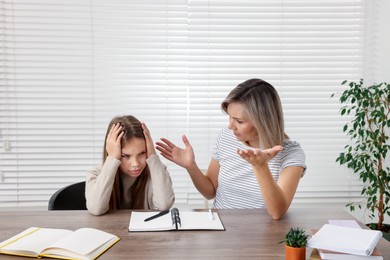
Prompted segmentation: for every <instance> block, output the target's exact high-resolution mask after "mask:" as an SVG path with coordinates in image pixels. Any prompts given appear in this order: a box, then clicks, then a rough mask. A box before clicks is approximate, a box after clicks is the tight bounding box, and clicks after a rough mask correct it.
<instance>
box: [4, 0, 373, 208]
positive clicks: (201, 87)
mask: <svg viewBox="0 0 390 260" xmlns="http://www.w3.org/2000/svg"><path fill="white" fill-rule="evenodd" d="M370 4H372V3H371V1H363V0H361V1H352V0H349V1H347V0H340V1H318V0H315V1H303V0H302V1H292V0H291V1H290V0H284V1H262V0H258V1H250V0H243V1H223V0H220V1H216V0H209V1H206V0H205V1H201V0H193V1H191V0H166V1H157V0H146V1H144V0H143V1H141V0H139V1H136V0H134V1H122V0H112V1H109V2H107V1H103V0H88V1H86V0H77V1H76V0H71V1H64V0H55V1H53V0H50V1H49V0H23V1H22V0H4V1H1V11H2V13H1V43H2V44H1V46H2V47H1V53H2V54H1V56H2V74H3V75H2V77H1V78H2V79H1V81H2V84H1V88H2V89H1V129H0V131H1V132H0V138H1V140H2V142H1V145H2V147H1V148H2V149H1V158H0V171H1V172H0V174H1V178H0V203H1V205H2V206H43V205H47V201H48V200H49V198H50V196H51V194H53V193H54V192H55V191H56V190H57V189H59V188H60V187H62V186H64V185H67V184H69V183H72V182H76V181H80V180H84V179H85V175H86V171H87V169H89V168H90V167H92V166H94V165H95V164H99V163H100V162H101V153H102V149H103V147H102V145H103V141H104V140H103V139H104V134H105V131H106V127H107V124H108V122H109V121H110V120H111V118H112V117H113V116H116V115H123V114H132V115H135V116H136V117H138V118H139V119H140V120H141V121H144V122H146V123H147V125H148V127H149V128H150V130H151V133H152V136H153V138H154V141H157V140H158V139H159V138H160V137H166V138H168V139H170V140H171V141H173V142H174V143H176V144H177V145H179V146H181V147H183V144H182V141H181V136H182V135H183V134H186V135H187V136H188V138H189V140H190V142H191V144H192V146H193V148H194V150H195V153H196V159H197V162H198V165H199V167H200V168H207V166H208V163H209V161H210V158H211V154H210V150H211V147H212V145H213V144H214V141H215V138H216V136H217V134H218V133H219V131H220V129H221V128H222V127H225V126H226V125H227V122H228V118H227V116H226V115H225V114H223V113H222V112H221V109H220V103H221V102H222V100H223V99H224V97H226V95H227V94H228V93H229V92H230V90H232V89H233V88H234V87H235V86H236V85H237V84H239V83H241V82H242V81H244V80H246V79H249V78H262V79H264V80H266V81H268V82H270V83H271V84H273V85H274V86H275V87H276V88H277V90H278V91H279V94H280V96H281V99H282V103H283V108H284V113H285V121H286V131H287V133H288V134H289V135H290V137H291V138H292V139H294V140H297V141H298V142H300V144H301V146H302V147H303V149H304V150H305V152H306V156H307V166H308V170H307V172H306V175H305V176H304V178H302V180H301V182H300V185H299V188H298V191H297V194H296V197H295V199H294V203H295V204H307V203H320V202H321V203H328V204H333V203H341V204H343V203H346V202H350V201H358V200H360V199H361V197H360V181H358V180H357V179H356V177H355V176H353V175H351V174H350V172H348V171H347V170H346V169H344V168H341V167H339V166H338V165H337V164H336V163H335V159H336V157H337V156H338V153H339V152H341V151H342V149H343V147H344V145H345V143H346V142H347V139H346V137H345V135H344V134H343V133H342V125H343V124H344V121H343V120H344V119H342V118H340V117H339V116H338V110H339V108H340V106H339V104H338V101H337V98H334V99H331V98H330V96H331V94H332V93H335V92H341V89H340V83H341V82H342V81H343V80H344V79H359V78H362V77H364V76H369V75H367V73H366V70H365V68H364V66H363V64H364V62H365V60H366V59H367V56H366V55H365V54H366V52H367V46H366V43H367V38H366V35H367V32H366V30H367V29H366V24H367V19H368V18H367V17H370V16H368V13H367V12H368V10H369V8H367V5H370ZM164 162H165V163H166V164H167V165H168V169H169V171H170V173H171V176H172V179H173V184H174V189H175V193H176V203H178V204H188V205H202V203H203V202H202V196H201V195H200V194H199V193H198V192H197V190H196V189H195V188H194V187H193V185H192V183H191V180H190V179H189V177H188V174H187V173H186V172H185V170H184V169H182V168H180V167H178V166H176V165H174V164H172V163H170V162H169V161H166V160H164Z"/></svg>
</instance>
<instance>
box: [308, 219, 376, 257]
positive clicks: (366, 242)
mask: <svg viewBox="0 0 390 260" xmlns="http://www.w3.org/2000/svg"><path fill="white" fill-rule="evenodd" d="M359 227H360V226H359ZM381 237H382V232H380V231H377V230H370V229H361V228H356V227H349V226H348V227H346V226H339V225H331V224H325V225H324V226H323V227H322V228H321V229H319V230H318V231H317V232H316V233H315V234H314V235H313V236H312V237H311V238H310V239H309V240H308V243H307V246H308V247H311V248H316V249H318V251H319V254H320V256H321V258H322V259H383V256H382V255H381V253H380V252H379V251H378V250H377V249H376V245H377V243H378V241H379V239H380V238H381ZM374 250H375V253H374V254H373V252H374Z"/></svg>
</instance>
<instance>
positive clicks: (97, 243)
mask: <svg viewBox="0 0 390 260" xmlns="http://www.w3.org/2000/svg"><path fill="white" fill-rule="evenodd" d="M114 238H115V236H114V235H112V234H109V233H107V232H104V231H101V230H98V229H93V228H81V229H78V230H76V231H75V232H73V233H72V234H71V235H69V236H66V237H64V238H63V239H61V240H59V241H57V242H56V243H54V244H52V245H51V247H50V248H49V249H48V250H46V251H45V252H44V253H45V254H54V253H55V252H56V251H55V249H56V248H60V249H64V250H67V251H70V252H74V253H76V254H79V255H88V254H89V253H91V252H92V251H94V250H95V249H97V248H99V247H101V246H102V245H104V244H106V243H107V242H108V241H110V240H112V239H114Z"/></svg>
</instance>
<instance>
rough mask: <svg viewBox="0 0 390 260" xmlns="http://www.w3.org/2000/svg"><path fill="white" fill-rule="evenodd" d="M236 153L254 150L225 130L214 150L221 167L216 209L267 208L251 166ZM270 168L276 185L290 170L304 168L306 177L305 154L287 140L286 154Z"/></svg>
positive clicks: (278, 156)
mask: <svg viewBox="0 0 390 260" xmlns="http://www.w3.org/2000/svg"><path fill="white" fill-rule="evenodd" d="M237 149H241V150H248V149H253V148H251V147H249V146H247V145H245V144H244V143H242V142H240V141H238V140H237V139H236V137H235V136H234V134H233V131H231V130H230V129H227V128H225V129H223V130H222V132H221V133H220V134H219V136H218V138H217V141H216V144H215V145H214V147H213V149H212V156H213V158H214V159H215V160H217V161H219V165H220V169H219V175H218V187H217V193H216V197H215V199H214V204H213V207H214V208H224V209H231V208H264V207H265V202H264V199H263V196H262V194H261V190H260V186H259V184H258V182H257V179H256V176H255V174H254V172H253V169H252V165H251V164H249V163H248V162H247V161H245V160H244V159H242V158H241V157H240V156H239V155H238V154H237ZM268 166H269V169H270V171H271V173H272V176H273V178H274V180H275V182H277V181H278V178H279V174H280V171H281V170H282V169H284V168H285V167H288V166H302V167H304V171H303V174H304V173H305V171H306V165H305V153H304V151H303V150H302V148H301V146H300V145H299V144H298V143H297V142H295V141H291V140H286V141H285V142H284V148H283V150H282V151H280V152H279V153H278V154H277V155H276V156H275V157H274V158H273V159H272V160H270V161H269V162H268ZM303 174H302V176H303Z"/></svg>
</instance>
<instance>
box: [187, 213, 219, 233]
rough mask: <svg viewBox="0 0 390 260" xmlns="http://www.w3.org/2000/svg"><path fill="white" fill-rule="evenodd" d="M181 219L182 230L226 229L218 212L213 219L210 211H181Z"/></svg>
mask: <svg viewBox="0 0 390 260" xmlns="http://www.w3.org/2000/svg"><path fill="white" fill-rule="evenodd" d="M180 221H181V227H180V229H182V230H202V229H204V230H224V227H223V225H222V222H221V220H220V219H219V216H218V214H217V213H216V212H213V219H211V217H210V213H209V212H196V211H180Z"/></svg>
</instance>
